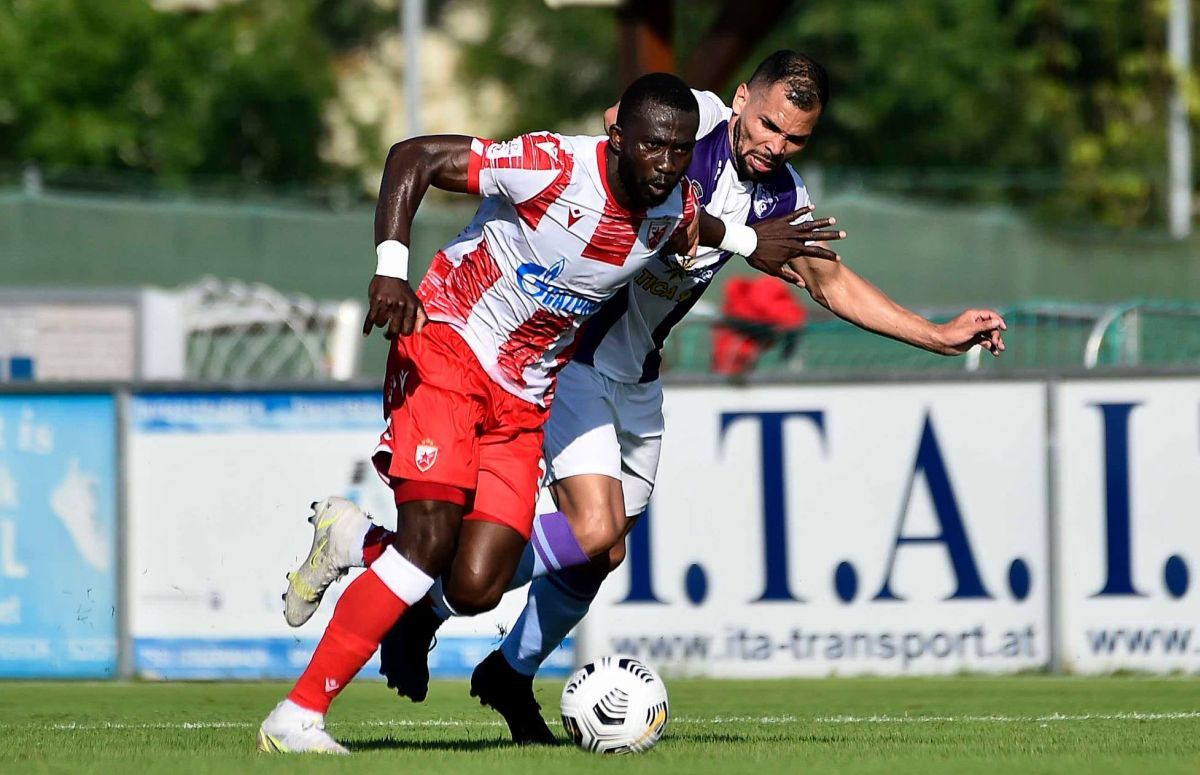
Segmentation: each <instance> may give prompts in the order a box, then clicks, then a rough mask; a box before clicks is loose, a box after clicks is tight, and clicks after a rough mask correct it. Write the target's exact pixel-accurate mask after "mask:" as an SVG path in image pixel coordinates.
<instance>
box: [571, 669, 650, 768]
mask: <svg viewBox="0 0 1200 775" xmlns="http://www.w3.org/2000/svg"><path fill="white" fill-rule="evenodd" d="M561 706H562V720H563V727H565V728H566V730H567V734H568V735H570V737H571V739H572V740H574V741H575V745H577V746H579V747H580V748H582V749H583V750H585V751H591V752H592V753H641V752H642V751H648V750H650V749H651V748H653V747H654V744H655V743H657V742H658V739H659V738H660V737H662V735H663V732H665V731H666V729H667V717H668V715H669V713H670V711H669V709H668V707H667V687H666V684H664V683H663V682H662V679H661V678H659V677H658V673H656V672H654V671H653V670H652V669H650V668H649V667H647V666H646V665H645V664H643V663H642V662H640V661H638V660H636V659H634V658H633V657H623V656H613V657H601V658H600V659H597V660H596V661H595V662H592V663H590V664H587V665H584V666H583V667H581V668H579V670H578V671H577V672H576V673H575V675H573V676H571V680H569V681H567V685H566V686H564V687H563V693H562V703H561Z"/></svg>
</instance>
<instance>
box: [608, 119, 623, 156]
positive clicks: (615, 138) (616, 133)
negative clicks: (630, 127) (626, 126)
mask: <svg viewBox="0 0 1200 775" xmlns="http://www.w3.org/2000/svg"><path fill="white" fill-rule="evenodd" d="M623 141H624V137H623V136H622V134H621V127H620V125H618V124H610V125H609V127H608V144H609V145H611V146H612V149H613V151H615V152H616V153H620V152H621V143H622V142H623Z"/></svg>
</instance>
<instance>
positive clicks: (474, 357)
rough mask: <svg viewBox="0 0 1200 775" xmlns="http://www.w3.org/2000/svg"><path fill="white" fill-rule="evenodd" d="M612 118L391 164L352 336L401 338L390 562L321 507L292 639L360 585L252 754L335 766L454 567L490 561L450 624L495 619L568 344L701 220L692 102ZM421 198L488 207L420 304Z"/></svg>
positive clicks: (390, 373)
mask: <svg viewBox="0 0 1200 775" xmlns="http://www.w3.org/2000/svg"><path fill="white" fill-rule="evenodd" d="M622 99H623V100H627V101H629V102H630V107H629V109H628V110H623V111H622V113H621V115H620V116H619V117H618V121H617V124H616V125H614V126H613V127H612V128H611V129H610V130H609V132H608V136H607V137H564V136H561V135H556V134H552V133H545V132H544V133H535V134H528V135H523V136H521V137H518V138H517V139H515V140H512V141H510V142H507V143H496V142H491V141H486V140H481V139H478V138H474V139H473V138H470V137H460V136H449V135H446V136H437V137H421V138H415V139H412V140H408V141H405V142H403V143H399V144H397V145H396V146H394V147H393V149H392V152H391V153H390V154H389V157H388V162H387V165H386V167H385V170H384V177H383V183H382V186H381V190H380V196H379V203H378V207H377V210H376V219H375V232H376V234H375V236H376V241H377V244H378V250H377V252H378V255H379V264H378V267H377V270H376V274H375V277H374V278H373V279H372V281H371V286H370V290H369V294H370V299H371V308H370V311H369V312H368V315H367V320H366V322H365V324H364V328H363V332H364V334H365V333H368V332H369V331H370V330H371V328H372V326H381V327H387V328H388V331H389V333H391V334H392V335H394V336H393V339H394V341H393V346H392V348H391V351H390V353H389V358H388V366H387V375H386V378H385V382H384V417H385V419H386V421H387V422H386V428H385V430H384V432H383V434H382V436H381V438H380V442H379V446H378V447H377V449H376V454H375V456H374V461H375V464H376V467H377V469H378V470H379V473H380V475H381V476H382V477H383V478H384V480H385V481H386V482H387V483H388V484H389V485H390V486H391V488H392V490H393V493H394V495H395V501H396V504H397V506H398V508H399V516H400V518H399V521H398V527H397V531H396V533H395V534H390V535H389V536H388V539H387V541H386V542H383V541H379V540H373V539H372V532H373V531H372V525H371V523H370V521H369V520H368V519H367V517H366V516H365V515H364V514H363V513H362V512H361V511H360V510H359V509H357V508H356V507H355V506H354V505H353V504H351V503H350V502H348V501H345V500H343V499H340V498H330V499H327V500H325V501H323V502H322V503H320V504H313V508H314V512H315V513H314V516H313V522H314V527H315V528H316V535H315V537H314V546H313V550H312V551H311V552H310V554H309V557H308V559H307V560H306V561H305V563H304V565H302V566H301V568H300V570H299V571H297V572H296V573H294V574H291V576H290V578H291V581H290V583H289V588H288V593H287V595H286V596H285V601H286V614H287V617H288V620H289V622H291V623H292V624H299V623H302V622H303V621H304V620H306V619H307V618H308V617H309V616H311V614H312V611H313V610H315V608H316V605H317V604H318V603H319V600H320V595H321V593H323V592H324V589H325V588H326V587H328V585H329V584H330V583H332V581H333V580H334V579H335V578H337V577H338V576H339V575H340V574H342V573H344V572H345V570H346V568H347V567H349V566H352V565H359V564H367V565H369V567H368V569H367V570H366V571H365V572H364V573H363V574H361V575H360V576H359V577H358V578H356V579H355V580H354V581H353V582H352V583H351V584H350V585H349V586H348V587H347V589H346V591H345V594H343V595H342V597H341V599H340V600H339V601H338V604H337V607H336V609H335V611H334V615H333V618H332V620H331V621H330V623H329V626H328V627H327V628H326V631H325V634H324V636H323V637H322V638H321V641H320V643H319V644H318V646H317V649H316V651H315V653H314V654H313V656H312V659H311V661H310V662H309V665H308V667H307V668H306V669H305V671H304V673H303V675H302V676H301V677H300V679H299V680H298V681H297V683H296V685H295V687H294V688H293V689H292V691H291V692H290V693H289V694H288V696H287V698H286V699H285V700H283V701H282V702H280V703H279V705H277V706H276V708H275V709H274V710H273V711H272V712H271V714H270V715H269V716H268V717H267V718H266V720H265V721H264V722H263V724H262V726H261V727H260V729H259V733H258V745H259V748H260V749H262V750H264V751H269V752H322V753H345V752H346V751H345V749H344V748H343V747H342V746H340V745H339V744H338V743H337V742H336V741H334V740H333V738H332V737H330V736H329V735H328V734H327V733H326V732H325V731H324V716H325V712H326V711H327V709H328V708H329V705H330V703H331V702H332V701H333V699H334V698H335V697H336V696H337V695H338V693H340V692H341V690H342V689H343V688H344V687H345V686H346V684H347V683H349V682H350V681H351V680H352V679H353V678H354V676H355V675H356V674H357V673H358V671H359V669H361V668H362V666H363V664H365V663H366V661H367V660H368V659H369V658H370V656H371V655H372V654H373V653H374V652H375V649H376V648H377V647H378V645H379V643H380V641H381V640H382V638H383V636H384V634H385V633H387V632H388V630H389V629H390V628H391V627H392V626H393V625H394V624H395V623H396V621H397V620H399V619H400V617H401V616H402V615H404V613H405V611H406V610H407V609H409V607H410V606H412V605H413V604H415V603H417V602H418V601H420V600H422V599H423V598H424V597H425V596H426V594H427V593H428V592H429V590H430V588H431V587H432V585H433V583H434V579H435V578H438V577H439V576H442V575H443V574H445V573H447V571H449V570H450V563H451V560H452V558H455V557H456V554H457V557H458V558H460V559H461V558H463V557H466V558H467V559H468V561H471V562H473V561H474V560H475V558H477V557H480V556H483V557H486V558H487V564H486V568H487V569H488V572H487V574H486V575H483V576H479V577H478V578H477V577H475V576H469V575H468V576H467V577H465V581H463V582H462V583H463V584H464V585H465V586H463V587H462V589H461V590H460V589H459V588H458V587H456V586H455V585H453V584H448V585H447V588H446V597H447V599H448V600H450V601H452V603H453V604H455V606H456V607H457V608H458V609H459V610H462V611H464V612H477V611H480V610H486V608H487V607H489V606H488V605H486V603H488V602H489V601H488V599H486V598H481V597H480V595H481V594H482V593H481V592H480V590H479V589H477V588H475V587H474V586H473V585H476V584H477V585H482V586H483V587H484V588H485V589H484V592H486V591H487V590H488V589H491V588H495V589H496V590H498V591H497V592H496V593H495V599H496V600H498V599H499V593H500V592H502V591H503V589H504V588H505V587H506V586H507V585H508V583H509V580H510V579H511V577H512V576H513V573H514V571H515V569H516V565H517V562H518V561H519V559H520V557H521V553H522V550H523V549H524V548H525V546H526V543H527V542H528V539H529V536H530V533H531V531H532V528H533V524H532V523H533V520H534V507H535V500H536V497H537V492H538V488H539V485H540V482H541V478H542V470H541V460H542V435H543V434H542V426H543V424H544V422H545V420H546V417H547V415H548V413H549V406H550V403H551V399H552V397H553V394H554V389H555V378H556V375H557V373H558V371H559V369H560V368H561V367H562V366H563V364H565V363H566V361H567V360H568V358H569V356H570V351H571V349H572V345H573V342H574V338H575V333H576V331H577V330H578V328H579V326H580V325H581V324H582V323H583V322H584V321H585V320H586V319H587V318H588V317H590V316H591V315H592V314H594V313H595V312H596V310H598V309H599V308H600V307H601V306H602V305H603V303H604V302H605V301H606V300H607V299H609V298H610V297H612V296H613V294H614V293H616V292H617V291H618V290H619V289H621V288H622V287H623V286H624V285H625V284H626V283H628V281H629V280H630V279H631V278H632V277H634V276H636V275H637V273H638V272H639V271H640V270H641V268H642V267H643V266H645V265H646V264H647V263H648V262H649V261H650V260H651V259H652V258H653V256H654V255H655V253H656V252H657V251H658V250H659V249H661V248H662V246H663V245H665V244H667V243H668V242H669V241H671V239H672V236H673V235H675V234H677V233H678V234H686V232H687V228H686V227H688V226H689V225H690V224H691V223H692V222H693V221H694V219H695V218H696V217H697V214H696V200H695V196H694V194H693V193H692V191H691V188H690V187H688V186H681V185H680V180H681V179H682V177H683V173H684V171H685V170H686V168H687V165H688V162H689V161H690V160H691V156H692V149H693V148H694V146H695V135H696V129H697V126H698V110H697V105H696V100H695V97H694V96H693V95H692V93H691V91H690V90H689V89H688V88H687V86H686V85H685V84H684V83H683V82H682V81H680V80H679V79H678V78H676V77H674V76H671V75H667V74H662V73H659V74H651V75H648V76H644V77H642V78H640V79H638V80H637V81H635V82H634V83H633V84H632V85H631V86H630V87H629V89H628V90H627V91H626V92H625V94H624V96H623V98H622ZM430 185H434V186H437V187H438V188H442V189H445V190H449V191H456V192H462V193H471V194H476V195H480V196H483V197H485V199H484V201H483V204H482V205H481V206H480V208H479V211H478V212H477V213H476V216H475V218H474V220H473V221H472V223H471V224H470V225H469V226H468V227H467V228H466V229H465V230H464V231H462V232H461V233H460V234H459V235H458V236H457V237H456V238H455V239H454V240H453V241H452V242H451V243H450V244H449V245H448V246H447V247H445V248H444V249H443V250H441V251H440V252H439V253H438V254H437V255H436V256H435V257H434V260H433V264H432V266H431V267H430V269H429V271H428V272H427V273H426V275H425V277H424V280H423V282H422V283H421V285H420V287H419V289H418V291H417V293H416V294H415V295H414V293H413V291H412V288H411V287H410V286H409V284H408V282H407V270H408V255H407V253H408V249H407V247H406V245H407V243H408V242H409V239H410V234H411V227H412V218H413V215H414V213H415V212H416V210H417V207H418V206H419V204H420V202H421V199H422V198H423V196H424V194H425V192H426V191H427V190H428V188H429V186H430ZM782 228H783V229H784V230H786V229H788V228H789V227H788V226H787V224H786V223H784V224H782ZM686 242H687V240H684V243H685V244H686ZM784 242H786V240H785V241H784ZM799 242H800V244H803V240H799ZM555 524H559V523H558V522H556V523H555ZM605 548H607V547H605ZM368 552H369V553H370V555H371V556H369V557H368V556H365V555H366V554H367V553H368ZM586 559H587V558H586V557H584V558H583V560H584V561H586ZM471 567H472V568H475V567H479V566H475V565H472V566H471ZM481 599H482V600H483V602H482V603H481V602H480V601H481ZM494 604H495V602H494V601H491V602H490V605H494Z"/></svg>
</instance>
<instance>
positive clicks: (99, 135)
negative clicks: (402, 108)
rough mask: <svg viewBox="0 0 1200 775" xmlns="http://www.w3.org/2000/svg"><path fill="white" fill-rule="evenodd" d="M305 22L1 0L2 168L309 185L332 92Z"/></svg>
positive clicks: (264, 6) (319, 43)
mask: <svg viewBox="0 0 1200 775" xmlns="http://www.w3.org/2000/svg"><path fill="white" fill-rule="evenodd" d="M313 9H314V2H313V1H312V0H246V1H245V2H241V3H235V4H231V5H225V6H222V7H220V8H219V9H217V10H215V11H213V12H210V13H202V14H191V13H160V12H158V11H156V10H154V9H153V8H152V7H151V6H150V5H149V4H148V3H147V2H145V0H0V83H3V84H5V86H4V87H0V162H3V161H8V162H24V161H30V160H32V161H36V162H41V163H43V164H46V165H48V166H51V167H54V166H61V167H69V168H72V169H83V170H133V171H139V172H144V173H149V174H152V175H155V176H159V177H161V178H165V179H181V178H183V177H184V176H188V175H196V174H204V175H224V176H229V175H232V176H237V177H240V178H243V179H248V180H256V181H258V180H261V181H268V182H273V183H293V182H298V181H311V180H313V179H314V178H317V177H318V176H319V175H320V173H321V167H320V163H319V160H318V158H317V147H318V144H319V142H320V138H321V134H322V123H321V108H322V104H323V102H324V101H325V99H326V98H327V97H329V96H330V95H331V94H332V92H333V80H332V67H331V61H330V54H329V49H328V46H327V45H326V43H325V41H324V39H323V38H322V37H321V36H320V35H319V34H318V33H317V32H316V31H315V28H314V25H313V21H312V16H313Z"/></svg>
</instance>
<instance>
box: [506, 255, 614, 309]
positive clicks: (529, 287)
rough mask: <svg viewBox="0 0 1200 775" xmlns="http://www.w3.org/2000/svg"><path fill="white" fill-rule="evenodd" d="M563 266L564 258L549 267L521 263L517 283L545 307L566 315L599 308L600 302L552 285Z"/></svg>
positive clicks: (561, 271) (527, 294) (564, 264)
mask: <svg viewBox="0 0 1200 775" xmlns="http://www.w3.org/2000/svg"><path fill="white" fill-rule="evenodd" d="M565 266H566V259H563V260H562V261H559V262H558V263H557V264H555V265H553V266H550V267H545V266H542V265H541V264H535V263H532V262H531V263H527V264H521V266H520V267H519V268H518V269H517V285H518V287H520V289H521V292H522V293H524V294H525V295H526V296H529V297H530V298H531V299H534V300H535V301H537V303H538V304H541V305H542V306H543V307H545V308H546V309H552V310H554V311H555V312H562V313H565V314H568V315H591V314H592V313H593V312H595V311H596V310H597V309H599V308H600V302H598V301H594V300H592V299H588V298H585V297H583V296H580V295H579V294H577V293H572V292H571V291H569V290H567V289H566V288H559V287H557V286H556V285H554V281H555V280H557V279H558V278H559V275H561V274H562V273H563V268H564V267H565Z"/></svg>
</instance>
